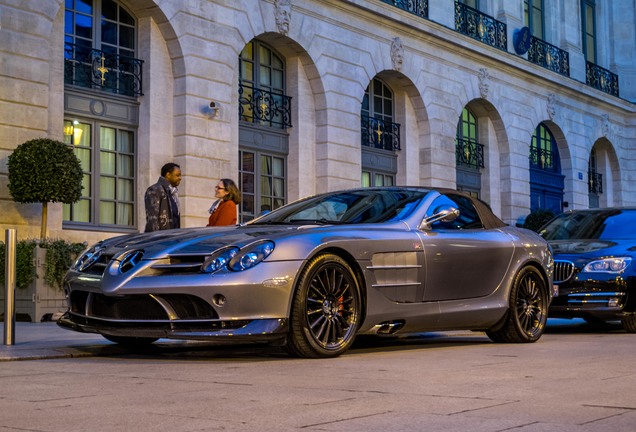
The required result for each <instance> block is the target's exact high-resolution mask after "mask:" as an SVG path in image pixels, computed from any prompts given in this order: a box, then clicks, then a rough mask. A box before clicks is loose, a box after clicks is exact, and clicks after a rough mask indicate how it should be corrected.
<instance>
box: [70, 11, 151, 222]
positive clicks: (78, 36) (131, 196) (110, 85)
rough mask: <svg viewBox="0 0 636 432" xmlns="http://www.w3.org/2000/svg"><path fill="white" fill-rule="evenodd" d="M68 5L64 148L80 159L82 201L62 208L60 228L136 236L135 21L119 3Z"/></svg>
mask: <svg viewBox="0 0 636 432" xmlns="http://www.w3.org/2000/svg"><path fill="white" fill-rule="evenodd" d="M65 5H66V7H65V14H64V48H65V49H64V67H65V69H64V80H65V88H64V93H65V104H64V110H65V112H64V117H65V119H64V140H65V142H66V143H68V144H69V145H72V146H73V150H74V152H75V154H76V155H77V157H78V158H79V159H80V162H81V165H82V169H83V171H84V178H83V182H82V185H83V189H82V197H81V198H80V200H79V201H78V202H76V203H74V204H65V205H64V210H63V226H64V228H70V229H86V228H88V229H101V228H103V229H106V230H109V231H118V230H120V231H129V230H134V229H135V227H136V220H135V219H136V217H135V215H136V210H135V207H136V195H137V193H136V189H137V185H136V166H137V163H136V153H137V144H136V132H137V127H138V114H137V110H138V106H137V101H136V98H135V96H138V95H141V94H142V93H141V90H142V86H141V66H142V61H141V60H139V59H136V58H135V55H136V50H137V34H136V33H137V27H136V19H135V18H134V16H133V15H132V14H131V13H129V12H128V11H127V10H126V9H125V8H124V7H123V6H122V5H120V4H119V3H118V2H116V1H114V0H66V3H65ZM78 87H79V88H82V89H83V91H80V89H78ZM86 89H88V91H86ZM104 92H106V93H110V94H111V97H109V98H104V97H103V93H104ZM122 112H125V113H126V114H125V115H122V114H121V113H122ZM113 113H116V115H114V114H113Z"/></svg>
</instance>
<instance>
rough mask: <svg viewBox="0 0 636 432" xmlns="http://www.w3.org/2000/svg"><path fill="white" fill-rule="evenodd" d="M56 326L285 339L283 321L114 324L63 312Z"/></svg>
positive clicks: (124, 333) (128, 333)
mask: <svg viewBox="0 0 636 432" xmlns="http://www.w3.org/2000/svg"><path fill="white" fill-rule="evenodd" d="M57 324H58V325H59V326H60V327H62V328H65V329H67V330H74V331H77V332H81V333H98V334H101V335H106V336H119V337H139V338H157V339H183V340H199V341H210V340H226V341H233V342H272V341H277V340H282V339H285V337H286V335H287V333H288V330H289V326H288V321H287V319H285V318H280V319H256V320H218V319H214V320H176V321H173V320H161V321H136V322H130V321H118V320H104V319H99V318H91V317H86V316H82V315H78V314H74V313H72V312H70V311H69V312H66V313H65V314H64V315H63V316H62V317H61V318H60V319H59V320H58V321H57Z"/></svg>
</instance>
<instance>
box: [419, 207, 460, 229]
mask: <svg viewBox="0 0 636 432" xmlns="http://www.w3.org/2000/svg"><path fill="white" fill-rule="evenodd" d="M458 216H459V209H458V208H457V207H453V206H450V205H441V206H439V207H437V208H436V209H435V213H434V214H433V215H432V216H429V217H427V218H424V219H423V220H422V223H420V226H419V227H418V228H419V229H420V230H430V229H431V225H433V224H434V223H435V222H439V221H442V222H452V221H454V220H455V219H457V217H458Z"/></svg>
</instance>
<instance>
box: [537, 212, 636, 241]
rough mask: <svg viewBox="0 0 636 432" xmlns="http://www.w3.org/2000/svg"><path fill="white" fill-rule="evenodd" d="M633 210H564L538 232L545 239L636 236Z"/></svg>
mask: <svg viewBox="0 0 636 432" xmlns="http://www.w3.org/2000/svg"><path fill="white" fill-rule="evenodd" d="M634 226H636V210H599V211H581V212H572V213H565V214H562V215H560V216H558V217H557V218H555V219H553V220H552V221H551V222H550V223H548V224H547V225H546V226H545V227H543V229H541V231H540V233H539V234H541V236H542V237H543V238H545V239H546V240H586V239H589V240H619V239H636V229H634Z"/></svg>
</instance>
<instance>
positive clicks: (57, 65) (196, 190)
mask: <svg viewBox="0 0 636 432" xmlns="http://www.w3.org/2000/svg"><path fill="white" fill-rule="evenodd" d="M388 3H391V2H383V1H380V0H320V1H318V0H291V1H281V0H234V1H229V2H228V1H223V0H208V1H187V2H182V1H172V0H154V1H153V0H135V1H127V0H121V1H120V4H121V5H122V6H123V7H125V8H126V9H127V10H128V11H129V12H130V13H131V14H132V15H133V16H134V17H135V18H136V19H137V41H138V47H137V54H136V57H138V58H140V59H142V60H143V61H144V66H143V67H144V69H143V84H144V89H143V96H139V97H138V98H137V99H136V101H135V104H136V108H137V109H138V112H137V113H136V115H138V119H137V120H136V121H137V122H138V127H137V129H136V144H137V148H136V156H137V162H136V172H135V181H136V197H135V198H136V207H135V214H136V227H137V228H138V229H143V226H144V208H143V193H144V190H145V188H146V187H147V186H148V185H150V184H152V183H154V182H155V181H156V178H157V177H158V175H159V169H160V167H161V165H162V164H163V163H165V162H167V161H174V162H176V163H179V164H180V165H181V167H182V170H183V173H184V179H183V181H182V184H181V186H180V199H181V205H182V215H183V225H185V226H186V227H192V226H203V225H205V224H206V221H207V217H208V214H207V209H208V207H209V205H210V201H211V200H212V198H213V195H214V193H213V186H214V184H215V182H216V181H217V180H218V179H219V178H222V177H230V178H237V177H238V170H239V157H238V150H239V126H240V120H239V116H238V115H237V113H238V110H239V103H238V99H237V83H238V81H239V69H238V56H239V54H240V53H241V51H242V50H243V48H244V47H245V45H246V44H247V43H248V42H250V41H251V40H253V39H254V38H257V39H258V40H261V41H263V42H265V43H267V44H268V45H269V46H270V47H272V48H273V49H274V50H276V51H277V52H278V53H279V54H280V55H281V56H282V57H284V59H285V68H286V76H285V79H286V91H287V95H288V96H291V97H292V101H293V105H292V119H293V126H292V127H291V128H289V129H288V130H287V133H288V135H289V137H288V145H289V153H288V156H287V191H286V198H287V200H288V201H291V200H294V199H297V198H299V197H302V196H306V195H309V194H313V193H318V192H323V191H327V190H334V189H339V188H347V187H356V186H359V185H360V172H361V144H360V141H361V132H360V107H361V103H362V100H363V97H364V92H365V89H366V88H367V87H368V86H369V83H370V82H371V80H373V78H376V77H377V78H380V79H381V80H382V81H383V82H385V83H386V84H387V85H388V86H389V87H391V88H392V90H393V92H394V102H395V116H396V122H397V123H400V125H401V150H400V151H399V152H398V157H397V174H396V182H397V183H398V184H409V185H425V186H439V187H451V188H453V187H455V185H456V166H455V134H456V128H457V122H458V118H459V116H460V114H461V112H462V110H463V108H464V107H469V108H470V109H471V111H473V112H474V113H475V114H476V115H477V116H478V119H479V120H478V121H479V130H480V136H479V139H480V142H482V143H484V144H485V167H484V168H483V171H482V174H481V178H482V198H483V199H484V200H485V201H487V202H488V203H489V204H490V205H491V207H492V208H493V210H494V211H495V213H497V214H498V215H499V216H500V217H502V218H503V219H504V220H505V221H506V222H509V223H515V222H516V221H517V220H518V218H519V217H523V216H524V215H526V214H528V212H529V208H530V186H529V169H528V155H529V146H530V141H531V137H532V135H533V133H534V131H535V128H536V127H537V126H538V125H539V124H540V123H542V122H543V123H544V124H545V125H547V126H548V128H549V129H550V131H551V132H552V134H553V135H554V137H555V138H556V141H557V145H558V149H559V153H560V156H561V165H562V173H563V174H564V176H565V187H564V198H563V200H564V202H567V203H568V206H567V208H566V209H577V208H586V207H588V184H587V171H588V160H589V156H590V151H591V150H592V148H593V147H594V148H595V149H596V151H597V160H598V161H599V166H598V169H599V172H601V173H602V174H603V176H604V178H605V181H606V183H605V188H604V192H603V194H602V195H601V196H600V205H601V206H614V205H621V206H628V205H632V206H634V205H636V146H634V143H635V142H636V106H635V104H634V102H635V101H636V69H635V68H634V64H635V59H634V55H635V52H636V40H634V34H633V23H634V22H635V21H636V11H635V10H634V7H635V6H634V3H633V2H612V1H609V0H597V2H596V4H597V8H598V11H597V13H598V15H599V17H598V30H597V33H598V38H599V45H600V46H599V50H598V51H599V64H600V65H601V66H603V67H605V68H607V69H611V70H612V71H613V72H615V73H618V75H619V80H620V86H621V87H620V98H618V97H614V96H610V95H608V94H605V93H603V92H601V91H599V90H596V89H594V88H591V87H590V86H588V85H586V84H585V61H584V58H583V54H582V48H581V45H582V44H581V40H580V39H581V38H580V33H579V32H580V31H579V28H580V25H579V24H580V23H579V17H580V13H579V12H578V8H579V6H578V5H579V1H578V0H560V1H558V2H546V8H547V7H550V8H553V9H550V10H549V11H548V12H549V13H547V15H546V16H547V19H546V33H547V38H548V40H549V41H550V43H551V44H553V45H556V46H558V47H560V48H562V49H564V50H566V51H568V52H569V55H570V68H571V71H570V77H569V78H568V77H564V76H562V75H560V74H557V73H554V72H552V71H549V70H546V69H544V68H542V67H540V66H538V65H535V64H532V63H530V62H528V61H527V60H526V58H525V57H524V56H520V55H517V54H515V52H514V49H513V47H512V41H513V31H514V29H516V28H519V27H521V26H522V21H523V2H522V1H518V2H517V1H505V2H499V1H492V0H490V1H484V0H482V2H481V3H482V5H481V6H482V11H483V12H485V13H487V14H489V15H491V16H492V17H495V18H496V19H498V20H500V21H503V22H505V23H506V24H507V32H508V49H507V50H506V51H503V50H500V49H496V48H493V47H491V46H488V45H486V44H483V43H481V42H479V41H476V40H474V39H471V38H470V37H468V36H465V35H463V34H460V33H458V32H457V31H455V25H454V23H455V18H454V2H453V0H436V1H431V2H429V16H428V19H424V18H421V17H418V16H415V15H413V14H411V13H409V12H407V11H405V10H402V9H399V8H397V7H395V6H393V5H391V4H388ZM547 3H549V6H547ZM564 17H565V18H564ZM0 19H1V22H0V25H1V27H0V45H1V51H2V57H1V58H0V77H1V79H0V119H2V120H1V121H0V137H1V138H0V202H2V208H3V211H2V213H1V214H0V228H2V229H5V228H17V229H18V233H19V236H20V238H25V237H33V236H35V235H36V233H37V232H38V231H37V230H38V229H39V217H40V206H39V205H36V204H28V205H25V204H16V203H14V202H13V201H12V200H11V197H10V195H9V193H8V189H7V157H8V155H9V154H10V153H11V151H12V150H13V149H14V148H15V147H16V146H17V145H19V144H20V143H22V142H24V141H26V140H28V139H32V138H37V137H41V136H47V137H52V138H56V139H62V137H63V123H64V119H65V118H68V117H69V115H71V114H75V112H73V111H69V110H71V109H72V107H70V106H69V98H68V97H65V84H64V72H63V71H64V48H63V47H64V24H65V23H64V19H65V14H64V1H62V0H0ZM630 29H631V30H630ZM68 93H69V92H68V91H66V96H68ZM79 93H81V92H79ZM105 99H108V98H105ZM112 99H113V103H116V100H117V98H112ZM211 101H214V102H215V103H216V104H217V106H220V109H219V110H218V112H217V113H216V115H211V113H210V110H209V104H210V102H211ZM65 111H66V115H65ZM93 111H94V110H93ZM106 111H108V110H106ZM80 114H81V113H80ZM104 115H106V114H105V113H103V110H102V111H99V110H98V111H97V112H92V113H89V117H91V116H92V118H96V119H100V118H102V117H103V116H104ZM110 121H112V119H110ZM49 208H50V210H49V226H48V228H49V235H50V236H52V237H61V238H65V239H68V240H72V241H88V242H92V241H95V240H98V239H101V238H104V237H108V236H112V235H115V234H117V232H116V231H112V230H110V231H109V230H108V229H104V228H98V229H94V230H85V229H77V228H74V227H72V226H70V227H69V226H64V227H63V215H62V205H61V204H53V205H50V206H49Z"/></svg>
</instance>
